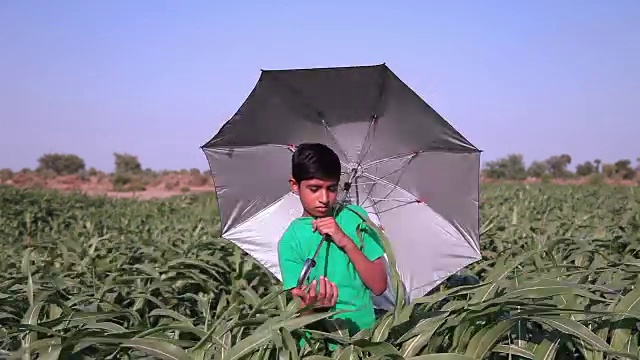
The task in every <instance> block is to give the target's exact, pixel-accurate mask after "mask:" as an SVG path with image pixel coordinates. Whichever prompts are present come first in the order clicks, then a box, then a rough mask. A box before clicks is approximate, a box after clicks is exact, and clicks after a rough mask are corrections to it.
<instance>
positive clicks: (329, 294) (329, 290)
mask: <svg viewBox="0 0 640 360" xmlns="http://www.w3.org/2000/svg"><path fill="white" fill-rule="evenodd" d="M325 283H326V284H325V296H324V298H325V304H327V305H330V306H331V305H332V304H331V301H332V299H333V286H332V285H331V284H333V283H332V282H331V281H330V280H329V279H326V278H325Z"/></svg>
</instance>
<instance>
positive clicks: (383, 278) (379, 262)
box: [343, 240, 387, 296]
mask: <svg viewBox="0 0 640 360" xmlns="http://www.w3.org/2000/svg"><path fill="white" fill-rule="evenodd" d="M372 243H374V244H375V242H373V241H372ZM367 245H369V246H372V245H371V244H369V243H367V244H365V249H366V246H367ZM376 245H377V244H375V245H373V246H376ZM343 249H344V251H345V253H347V256H349V259H351V262H352V263H353V266H354V267H355V268H356V271H357V272H358V274H359V275H360V278H361V279H362V281H363V282H364V284H365V285H366V286H367V287H368V288H369V289H370V290H371V292H373V293H374V294H375V295H376V296H379V295H381V294H382V293H384V292H385V290H387V271H386V268H385V263H384V261H383V259H382V253H381V254H380V255H379V256H377V257H375V258H374V259H373V260H371V259H369V258H368V257H367V255H365V253H363V252H362V251H360V249H358V246H356V244H355V243H354V242H353V240H352V241H351V243H350V244H347V245H346V246H345V247H344V248H343Z"/></svg>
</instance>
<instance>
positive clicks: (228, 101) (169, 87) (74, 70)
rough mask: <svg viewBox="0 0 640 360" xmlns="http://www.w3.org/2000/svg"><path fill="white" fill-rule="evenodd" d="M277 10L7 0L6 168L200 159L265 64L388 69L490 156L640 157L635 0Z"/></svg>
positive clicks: (2, 36)
mask: <svg viewBox="0 0 640 360" xmlns="http://www.w3.org/2000/svg"><path fill="white" fill-rule="evenodd" d="M268 3H269V4H267V2H261V3H258V2H247V1H235V2H233V3H232V2H222V1H211V0H208V1H195V0H189V1H151V0H136V1H124V0H122V1H117V0H109V1H65V0H59V1H40V2H36V1H26V0H3V1H0V154H2V155H1V156H0V168H4V167H9V168H13V169H16V170H18V169H20V168H23V167H32V168H33V167H35V166H36V165H37V158H38V157H39V156H40V155H42V154H43V153H47V152H65V153H75V154H78V155H80V156H82V157H83V158H84V159H85V161H86V162H87V166H94V167H96V168H99V169H102V170H112V168H113V153H114V152H127V153H131V154H135V155H137V156H138V157H139V159H140V161H141V162H142V165H143V167H150V168H152V169H157V170H159V169H180V168H187V169H188V168H192V167H197V168H200V169H205V168H206V167H207V163H206V161H205V159H204V156H203V154H202V152H201V151H200V149H199V146H200V145H201V144H202V143H204V142H205V141H206V140H208V139H209V138H210V137H211V136H213V135H214V133H215V132H216V131H217V130H218V129H219V127H220V126H221V125H222V123H223V122H224V121H226V120H227V119H228V118H229V117H230V116H231V115H232V114H233V113H234V112H235V110H236V109H237V108H238V106H239V105H240V104H241V103H242V101H243V100H244V99H245V98H246V96H247V95H248V93H249V91H250V90H251V88H252V87H253V85H254V83H255V81H256V80H257V79H258V76H259V74H260V69H263V68H264V69H278V68H294V67H295V68H299V67H323V66H340V65H366V64H377V63H382V62H386V63H387V65H388V66H389V67H390V68H391V70H392V71H394V72H395V73H396V74H397V75H398V76H399V77H400V78H401V79H403V80H404V81H405V82H406V83H407V84H408V85H409V86H411V87H412V88H413V89H414V90H415V91H416V92H417V93H418V94H419V95H421V96H422V97H423V99H425V100H426V101H427V102H428V103H429V104H431V105H432V106H433V107H434V108H435V109H436V110H437V111H438V112H439V113H440V114H442V115H443V116H444V117H445V118H447V120H449V121H450V122H451V123H452V124H453V125H454V126H455V127H456V128H458V129H459V130H460V131H461V132H462V133H463V134H464V135H465V136H466V137H467V138H469V139H470V140H471V141H472V142H473V143H474V144H475V145H476V146H478V147H480V148H481V149H483V150H484V151H485V152H484V154H483V158H482V159H483V161H488V160H492V159H495V158H497V157H502V156H505V155H507V154H508V153H512V152H519V153H522V154H524V156H525V159H526V161H527V162H530V161H531V160H533V159H543V158H546V157H548V156H550V155H554V154H559V153H569V154H571V155H572V156H573V159H574V163H577V162H582V161H584V160H591V159H594V158H600V159H603V160H604V161H614V160H617V159H619V158H629V159H631V160H632V161H635V159H636V158H637V157H639V156H640V143H638V142H636V139H638V138H639V136H638V135H639V134H640V121H639V120H640V116H639V114H640V111H639V110H638V109H639V105H640V103H636V105H634V103H633V102H632V100H634V99H635V100H639V99H640V66H639V64H640V41H638V34H640V1H634V0H613V1H596V0H582V1H579V0H562V1H550V0H547V1H533V0H530V1H507V0H503V1H492V0H485V1H473V0H468V1H448V2H435V1H413V2H411V1H403V2H397V3H396V4H398V5H391V2H382V1H366V2H365V1H361V2H356V1H352V2H350V3H349V4H346V5H345V4H344V2H338V1H323V2H319V3H318V2H299V1H298V2H293V1H291V2H284V1H282V2H277V3H278V4H277V5H274V3H276V2H268ZM252 4H257V5H252Z"/></svg>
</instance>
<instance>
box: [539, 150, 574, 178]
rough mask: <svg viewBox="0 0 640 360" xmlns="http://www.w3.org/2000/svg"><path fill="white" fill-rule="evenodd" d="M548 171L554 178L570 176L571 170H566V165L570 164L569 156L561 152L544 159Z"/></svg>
mask: <svg viewBox="0 0 640 360" xmlns="http://www.w3.org/2000/svg"><path fill="white" fill-rule="evenodd" d="M545 163H546V164H547V167H548V169H549V173H550V174H551V175H552V176H553V177H554V178H559V179H563V178H568V177H570V176H571V172H570V171H569V170H567V166H568V165H569V164H571V156H570V155H568V154H562V155H560V156H557V155H556V156H552V157H550V158H548V159H547V160H545Z"/></svg>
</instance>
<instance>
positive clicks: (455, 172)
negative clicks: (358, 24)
mask: <svg viewBox="0 0 640 360" xmlns="http://www.w3.org/2000/svg"><path fill="white" fill-rule="evenodd" d="M303 142H319V143H324V144H326V145H328V146H330V147H331V148H333V149H334V150H335V151H336V153H338V155H339V156H340V159H341V162H342V164H343V172H344V177H345V180H344V181H347V182H350V183H352V185H353V186H352V187H351V192H350V198H351V199H355V202H356V203H357V204H358V205H360V206H362V207H364V208H365V209H366V210H367V211H368V212H369V213H370V215H371V217H372V219H373V220H374V221H376V222H378V223H379V224H381V225H382V226H383V227H384V229H385V232H387V234H388V236H389V238H390V239H391V241H392V242H394V241H395V242H394V252H395V254H396V259H397V261H398V266H399V271H400V272H401V274H403V281H405V284H407V285H408V286H409V288H408V289H407V290H408V291H409V293H410V294H411V295H412V296H413V295H420V294H424V293H426V292H427V291H429V289H431V288H432V287H433V286H435V285H436V284H437V282H439V281H441V280H442V279H443V278H445V277H446V276H448V275H449V274H451V273H452V272H455V271H457V270H458V269H459V268H461V267H463V266H465V265H467V264H469V263H471V262H473V261H475V260H477V259H478V258H479V252H480V250H479V234H478V231H479V224H478V198H479V178H480V176H479V175H480V150H478V149H477V148H476V147H475V146H474V145H473V144H471V143H470V142H469V141H468V140H467V139H466V138H465V137H464V136H462V134H460V132H458V131H457V130H456V129H455V128H454V127H453V126H451V125H450V124H449V123H448V122H447V121H446V120H445V119H444V118H442V116H440V115H439V114H438V113H437V112H436V111H435V110H434V109H433V108H431V106H429V105H428V104H427V103H426V102H425V101H423V100H422V99H421V98H420V97H419V96H418V95H417V94H416V93H415V92H414V91H413V90H411V89H410V88H409V87H408V86H407V85H406V84H405V83H404V82H403V81H402V80H400V79H399V78H398V77H397V76H396V75H395V74H394V73H393V72H392V71H391V70H390V69H389V68H388V67H387V66H386V64H379V65H372V66H352V67H331V68H314V69H290V70H263V71H262V72H261V74H260V78H259V79H258V81H257V83H256V85H255V87H254V88H253V90H252V91H251V93H250V94H249V96H248V97H247V99H246V100H245V101H244V103H243V104H242V105H241V107H240V108H239V109H238V111H237V112H236V113H235V114H234V115H233V116H232V117H231V119H229V120H228V121H227V122H226V123H225V124H224V125H223V126H222V127H221V129H220V130H219V132H218V133H217V134H216V135H215V136H214V137H213V138H212V139H211V140H209V141H208V142H207V143H206V144H204V145H203V146H202V149H203V151H204V153H205V155H206V157H207V159H208V161H209V165H210V167H211V170H212V174H213V176H214V177H215V184H216V191H217V196H218V200H219V205H220V216H221V221H222V235H223V236H224V237H226V238H228V239H230V240H232V241H234V242H236V243H237V244H238V245H239V246H240V247H244V248H245V250H247V249H248V250H247V251H248V252H249V253H250V254H251V255H252V256H254V257H256V258H257V259H258V260H260V261H261V262H262V263H263V264H265V265H266V266H267V268H269V269H270V270H271V271H272V272H274V274H276V276H277V275H278V274H279V273H278V266H277V257H276V256H275V248H276V247H277V240H278V238H279V234H281V233H282V232H283V231H284V229H285V228H286V225H287V224H288V222H289V221H291V219H293V218H294V217H296V216H297V215H299V212H297V211H299V209H298V208H297V207H296V206H297V205H296V203H295V201H293V200H292V199H291V197H290V191H289V186H288V183H287V180H288V178H289V176H290V171H291V169H290V166H291V152H292V151H293V149H294V146H295V145H296V144H299V143H303ZM298 205H299V204H298ZM296 212H297V213H296ZM266 216H269V217H270V218H269V219H268V220H267V219H266ZM258 223H259V224H260V225H259V226H258V225H257V224H258ZM407 223H410V224H412V225H407ZM425 237H426V238H425ZM274 242H275V243H274ZM420 249H424V250H425V251H429V255H428V256H426V255H424V254H423V255H422V256H421V255H419V253H420ZM425 261H431V263H432V264H433V265H430V266H431V269H426V268H425V267H424V264H425ZM428 263H429V262H427V264H428ZM416 266H418V267H416ZM418 268H420V271H421V272H422V274H417V273H416V272H417V271H418Z"/></svg>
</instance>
